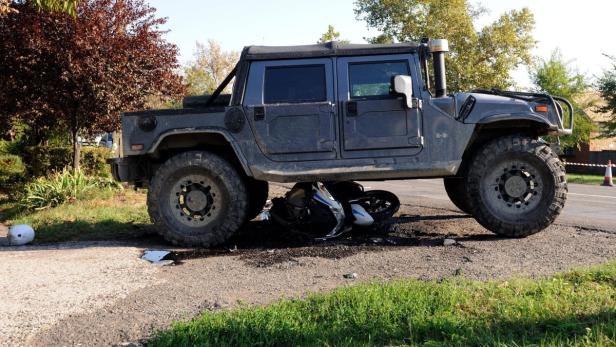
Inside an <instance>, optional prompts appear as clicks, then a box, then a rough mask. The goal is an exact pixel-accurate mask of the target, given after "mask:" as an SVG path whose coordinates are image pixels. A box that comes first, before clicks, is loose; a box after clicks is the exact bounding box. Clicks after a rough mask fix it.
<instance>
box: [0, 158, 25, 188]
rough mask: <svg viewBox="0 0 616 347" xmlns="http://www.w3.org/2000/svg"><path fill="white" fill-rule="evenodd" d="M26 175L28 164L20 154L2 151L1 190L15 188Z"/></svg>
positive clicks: (0, 168)
mask: <svg viewBox="0 0 616 347" xmlns="http://www.w3.org/2000/svg"><path fill="white" fill-rule="evenodd" d="M25 176H26V166H25V165H24V163H23V162H22V160H21V158H20V157H19V156H17V155H14V154H2V153H1V152H0V192H5V193H6V192H9V191H11V190H13V189H14V187H15V185H18V184H19V183H20V182H23V181H24V179H25Z"/></svg>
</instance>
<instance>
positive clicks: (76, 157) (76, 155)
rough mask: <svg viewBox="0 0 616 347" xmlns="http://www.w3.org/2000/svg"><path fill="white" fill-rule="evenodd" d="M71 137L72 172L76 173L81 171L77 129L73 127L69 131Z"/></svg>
mask: <svg viewBox="0 0 616 347" xmlns="http://www.w3.org/2000/svg"><path fill="white" fill-rule="evenodd" d="M71 134H72V136H73V171H74V172H77V171H79V170H80V169H81V144H80V143H79V128H77V126H73V128H72V129H71Z"/></svg>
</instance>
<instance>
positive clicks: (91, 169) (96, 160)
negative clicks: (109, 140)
mask: <svg viewBox="0 0 616 347" xmlns="http://www.w3.org/2000/svg"><path fill="white" fill-rule="evenodd" d="M111 155H112V152H111V150H110V149H108V148H105V147H83V148H82V149H81V170H82V171H83V172H84V173H85V174H86V175H89V176H96V177H104V178H111V167H110V166H109V164H108V163H107V159H109V158H111Z"/></svg>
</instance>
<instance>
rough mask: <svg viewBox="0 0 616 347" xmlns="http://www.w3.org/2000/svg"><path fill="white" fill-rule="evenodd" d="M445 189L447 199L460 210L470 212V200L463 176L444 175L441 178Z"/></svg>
mask: <svg viewBox="0 0 616 347" xmlns="http://www.w3.org/2000/svg"><path fill="white" fill-rule="evenodd" d="M443 183H444V185H445V191H446V192H447V196H448V197H449V200H451V202H452V203H453V204H454V205H456V207H457V208H458V209H460V211H462V212H464V213H466V214H471V213H472V209H471V200H470V197H469V195H468V192H467V190H466V178H465V177H445V178H444V179H443Z"/></svg>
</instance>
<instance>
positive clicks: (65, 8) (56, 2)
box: [31, 0, 79, 16]
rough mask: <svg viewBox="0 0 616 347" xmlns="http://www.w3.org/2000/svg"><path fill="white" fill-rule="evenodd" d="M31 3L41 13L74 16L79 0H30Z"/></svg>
mask: <svg viewBox="0 0 616 347" xmlns="http://www.w3.org/2000/svg"><path fill="white" fill-rule="evenodd" d="M31 2H32V4H33V5H34V6H36V7H37V8H39V9H41V10H43V11H50V12H64V13H68V14H70V15H72V16H75V15H76V13H77V4H78V3H79V0H31Z"/></svg>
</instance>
